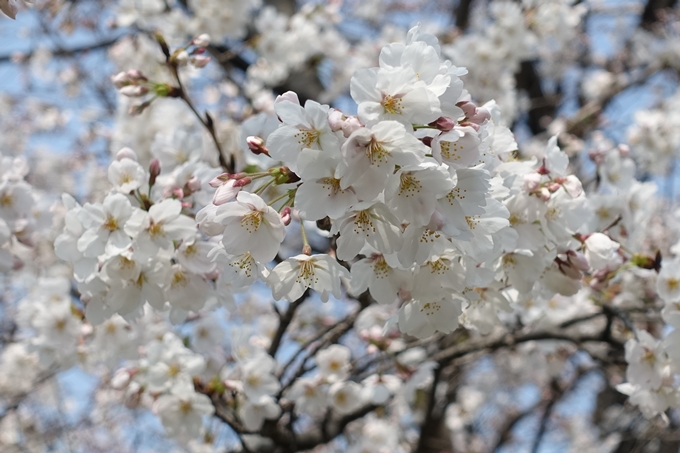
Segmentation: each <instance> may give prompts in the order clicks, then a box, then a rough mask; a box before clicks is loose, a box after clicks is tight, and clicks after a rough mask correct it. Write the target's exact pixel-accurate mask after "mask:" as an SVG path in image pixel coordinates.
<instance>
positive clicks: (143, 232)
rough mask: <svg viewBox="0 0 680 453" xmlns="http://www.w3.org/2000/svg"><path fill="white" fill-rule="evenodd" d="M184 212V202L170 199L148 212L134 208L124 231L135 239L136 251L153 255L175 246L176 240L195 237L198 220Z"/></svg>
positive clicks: (147, 256) (140, 253)
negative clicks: (182, 212) (196, 221)
mask: <svg viewBox="0 0 680 453" xmlns="http://www.w3.org/2000/svg"><path fill="white" fill-rule="evenodd" d="M181 211H182V203H181V202H180V201H179V200H175V199H171V198H168V199H165V200H163V201H161V202H160V203H157V204H155V205H153V206H151V207H150V208H149V212H146V211H142V210H141V209H137V210H135V211H134V213H133V214H132V216H131V217H130V220H128V222H127V223H126V224H125V232H126V233H127V234H129V235H130V236H132V237H133V238H135V240H134V249H135V254H139V255H140V256H144V257H146V258H151V257H153V256H155V255H156V254H157V253H158V251H159V250H171V249H173V248H174V244H173V241H182V240H193V239H194V238H195V237H196V223H195V221H194V220H193V219H192V218H190V217H187V216H185V215H182V214H181Z"/></svg>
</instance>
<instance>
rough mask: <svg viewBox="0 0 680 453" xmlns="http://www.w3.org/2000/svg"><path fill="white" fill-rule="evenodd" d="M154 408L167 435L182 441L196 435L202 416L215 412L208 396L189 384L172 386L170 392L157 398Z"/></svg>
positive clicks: (198, 433)
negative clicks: (197, 391)
mask: <svg viewBox="0 0 680 453" xmlns="http://www.w3.org/2000/svg"><path fill="white" fill-rule="evenodd" d="M155 409H156V412H157V413H158V416H159V417H160V419H161V422H162V423H163V426H164V427H165V430H166V432H167V433H168V435H170V436H171V437H174V438H176V439H178V440H180V441H183V442H187V441H189V440H190V439H193V438H195V437H198V436H199V435H200V434H201V428H202V427H203V416H206V415H212V414H213V413H214V412H215V408H214V407H213V405H212V403H211V402H210V398H208V397H207V396H205V395H202V394H200V393H196V392H195V391H194V390H193V388H191V387H190V386H189V385H182V386H177V387H174V388H173V389H172V393H171V394H169V395H163V396H161V397H160V398H158V400H157V401H156V405H155Z"/></svg>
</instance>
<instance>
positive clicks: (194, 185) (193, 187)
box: [186, 176, 201, 192]
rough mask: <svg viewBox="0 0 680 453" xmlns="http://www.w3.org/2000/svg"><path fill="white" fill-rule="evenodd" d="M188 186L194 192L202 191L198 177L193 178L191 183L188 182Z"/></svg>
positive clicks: (190, 180)
mask: <svg viewBox="0 0 680 453" xmlns="http://www.w3.org/2000/svg"><path fill="white" fill-rule="evenodd" d="M186 186H187V187H188V188H189V189H190V190H191V191H192V192H196V191H197V190H201V180H200V179H198V178H197V177H196V176H192V177H191V178H190V179H189V181H187V184H186Z"/></svg>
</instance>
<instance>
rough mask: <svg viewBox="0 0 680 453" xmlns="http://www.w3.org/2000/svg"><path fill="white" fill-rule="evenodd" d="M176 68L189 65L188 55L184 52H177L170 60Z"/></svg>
mask: <svg viewBox="0 0 680 453" xmlns="http://www.w3.org/2000/svg"><path fill="white" fill-rule="evenodd" d="M172 59H173V60H174V61H175V63H177V66H186V65H187V63H189V53H188V52H187V51H186V50H182V51H179V52H177V54H175V55H174V56H173V58H172Z"/></svg>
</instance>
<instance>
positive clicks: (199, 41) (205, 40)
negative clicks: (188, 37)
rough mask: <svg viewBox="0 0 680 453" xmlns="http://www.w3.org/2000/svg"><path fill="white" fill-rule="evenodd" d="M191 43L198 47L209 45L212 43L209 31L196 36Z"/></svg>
mask: <svg viewBox="0 0 680 453" xmlns="http://www.w3.org/2000/svg"><path fill="white" fill-rule="evenodd" d="M191 43H192V44H193V45H194V46H196V47H208V46H209V45H210V35H209V34H207V33H201V34H200V35H198V36H196V37H195V38H194V39H193V41H191Z"/></svg>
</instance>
